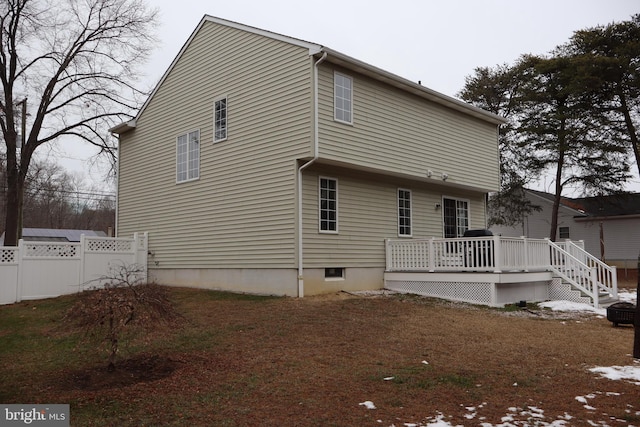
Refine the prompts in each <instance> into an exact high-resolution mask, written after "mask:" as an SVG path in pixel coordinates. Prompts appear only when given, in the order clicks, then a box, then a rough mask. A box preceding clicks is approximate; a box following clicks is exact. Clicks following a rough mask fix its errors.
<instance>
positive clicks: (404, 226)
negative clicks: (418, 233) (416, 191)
mask: <svg viewBox="0 0 640 427" xmlns="http://www.w3.org/2000/svg"><path fill="white" fill-rule="evenodd" d="M398 235H399V236H406V237H411V190H403V189H402V188H399V189H398Z"/></svg>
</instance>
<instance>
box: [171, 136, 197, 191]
mask: <svg viewBox="0 0 640 427" xmlns="http://www.w3.org/2000/svg"><path fill="white" fill-rule="evenodd" d="M199 176H200V131H199V130H194V131H191V132H187V133H185V134H183V135H180V136H178V138H176V182H184V181H191V180H194V179H198V177H199Z"/></svg>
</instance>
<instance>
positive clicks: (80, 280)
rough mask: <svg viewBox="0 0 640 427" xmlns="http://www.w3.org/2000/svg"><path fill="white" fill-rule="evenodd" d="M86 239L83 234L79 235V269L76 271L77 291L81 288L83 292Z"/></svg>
mask: <svg viewBox="0 0 640 427" xmlns="http://www.w3.org/2000/svg"><path fill="white" fill-rule="evenodd" d="M86 243H87V242H86V238H85V235H84V234H81V235H80V268H79V269H78V270H79V271H78V283H77V285H78V290H80V287H81V286H82V290H84V285H83V283H84V281H85V280H84V272H85V265H84V263H85V259H86V258H85V256H84V254H85V252H86V250H87V246H86Z"/></svg>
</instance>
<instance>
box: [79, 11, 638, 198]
mask: <svg viewBox="0 0 640 427" xmlns="http://www.w3.org/2000/svg"><path fill="white" fill-rule="evenodd" d="M147 3H148V4H149V5H150V6H151V7H154V8H157V9H158V10H159V11H160V26H159V28H158V31H157V36H158V38H159V46H158V48H157V49H156V51H155V53H154V54H153V56H152V57H151V59H150V61H149V63H148V65H147V67H146V70H147V72H146V74H147V77H146V79H145V86H148V87H153V86H154V85H155V83H156V82H157V81H158V80H159V78H160V77H161V76H162V75H163V74H164V72H165V71H166V69H167V68H168V67H169V65H170V64H171V62H172V61H173V59H174V58H175V56H176V55H177V54H178V52H179V51H180V49H181V48H182V46H183V45H184V43H185V42H186V40H187V39H188V38H189V36H190V35H191V33H192V32H193V30H194V29H195V27H196V26H197V25H198V23H199V22H200V20H201V19H202V17H203V16H204V15H205V14H207V15H212V16H215V17H219V18H223V19H227V20H230V21H235V22H239V23H242V24H246V25H250V26H254V27H258V28H260V29H264V30H268V31H272V32H276V33H280V34H284V35H287V36H290V37H295V38H298V39H303V40H306V41H309V42H313V43H317V44H320V45H323V46H327V47H329V48H331V49H334V50H337V51H339V52H342V53H344V54H347V55H350V56H352V57H354V58H357V59H359V60H361V61H364V62H367V63H369V64H371V65H375V66H377V67H379V68H382V69H384V70H386V71H390V72H392V73H394V74H397V75H399V76H401V77H404V78H406V79H409V80H412V81H415V82H417V81H418V80H420V81H421V82H422V84H423V85H424V86H427V87H429V88H431V89H434V90H436V91H439V92H442V93H444V94H446V95H449V96H455V95H456V93H457V92H459V91H460V90H461V89H462V87H463V86H464V79H465V77H466V76H468V75H471V74H472V73H473V70H474V68H476V67H481V66H495V65H497V64H504V63H508V64H512V63H513V62H514V61H515V60H516V59H517V58H518V57H519V56H520V55H522V54H526V53H531V54H540V55H543V54H546V53H548V52H550V51H551V50H552V49H553V48H555V47H556V46H558V45H560V44H563V43H565V42H567V41H568V40H569V38H570V37H571V35H572V34H573V32H574V31H576V30H580V29H584V28H590V27H594V26H597V25H606V24H608V23H611V22H614V21H616V22H619V21H624V20H629V19H630V18H631V16H632V15H633V14H635V13H640V1H638V0H535V1H531V0H530V1H525V0H457V1H456V0H440V1H433V0H392V1H380V0H366V1H365V0H322V1H317V2H303V1H300V0H253V1H251V0H226V1H220V0H209V1H206V0H147ZM67 157H82V156H81V155H80V154H79V153H75V154H74V153H68V156H67ZM76 164H77V162H76ZM636 182H638V181H637V180H636ZM637 188H638V189H637V190H636V189H634V191H640V184H639V185H638V187H637Z"/></svg>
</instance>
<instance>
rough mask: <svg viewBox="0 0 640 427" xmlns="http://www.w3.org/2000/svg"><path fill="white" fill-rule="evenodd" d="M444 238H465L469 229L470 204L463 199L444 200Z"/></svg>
mask: <svg viewBox="0 0 640 427" xmlns="http://www.w3.org/2000/svg"><path fill="white" fill-rule="evenodd" d="M442 206H443V212H442V215H443V221H444V237H463V235H464V232H465V231H467V230H468V229H469V202H468V201H467V200H461V199H448V198H443V199H442Z"/></svg>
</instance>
